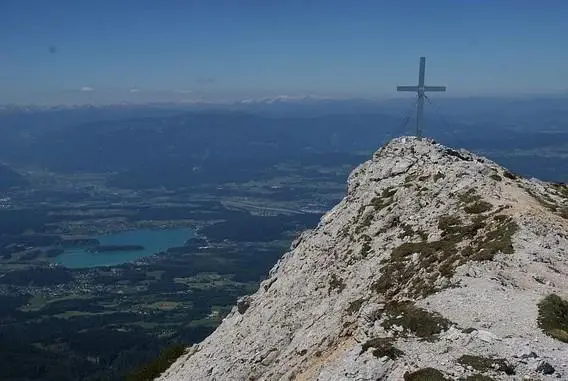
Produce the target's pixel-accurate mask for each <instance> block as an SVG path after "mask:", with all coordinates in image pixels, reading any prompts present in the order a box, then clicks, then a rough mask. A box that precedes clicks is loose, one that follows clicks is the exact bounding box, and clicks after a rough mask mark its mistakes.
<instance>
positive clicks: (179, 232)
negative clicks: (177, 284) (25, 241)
mask: <svg viewBox="0 0 568 381" xmlns="http://www.w3.org/2000/svg"><path fill="white" fill-rule="evenodd" d="M193 237H195V232H194V231H193V230H191V229H163V230H153V229H140V230H132V231H126V232H120V233H115V234H109V235H101V236H94V237H90V238H97V239H98V240H99V241H100V243H101V245H142V246H144V250H137V251H113V252H102V253H89V252H88V251H87V248H86V247H84V248H73V249H67V250H65V252H64V253H63V254H60V255H58V256H57V257H55V258H54V260H53V262H55V263H58V264H60V265H63V266H65V267H69V268H73V269H78V268H86V267H99V266H115V265H120V264H122V263H126V262H133V261H135V260H137V259H139V258H142V257H147V256H150V255H152V254H155V253H158V252H160V251H165V250H166V249H168V248H169V247H174V246H183V244H184V243H185V241H187V240H188V239H190V238H193Z"/></svg>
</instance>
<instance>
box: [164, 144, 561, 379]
mask: <svg viewBox="0 0 568 381" xmlns="http://www.w3.org/2000/svg"><path fill="white" fill-rule="evenodd" d="M567 300H568V187H567V186H566V185H563V184H550V183H545V182H542V181H539V180H535V179H531V180H528V179H523V178H521V177H518V176H516V175H514V174H512V173H510V172H509V171H507V170H505V169H504V168H502V167H500V166H499V165H497V164H495V163H493V162H491V161H490V160H488V159H485V158H483V157H479V156H476V155H474V154H471V153H469V152H466V151H463V150H460V151H457V150H453V149H450V148H447V147H444V146H442V145H439V144H436V143H435V142H433V141H431V140H418V139H416V138H412V137H405V138H397V139H394V140H393V141H391V142H390V143H389V144H387V145H386V146H384V147H383V148H381V149H380V150H379V151H378V152H376V153H375V154H374V155H373V158H372V159H371V160H369V161H367V162H366V163H364V164H362V165H361V166H359V167H358V168H357V169H355V170H354V171H353V173H352V174H351V175H350V177H349V180H348V190H347V195H346V197H345V198H344V199H343V200H342V201H341V202H340V203H339V204H338V205H337V206H336V207H334V208H333V209H332V210H331V211H329V212H328V213H327V214H326V215H325V216H324V217H322V219H321V222H320V223H319V225H318V226H317V228H316V229H314V230H312V231H307V232H304V233H303V234H302V235H301V236H300V237H299V238H298V239H297V240H296V241H295V242H294V243H293V245H292V248H291V251H289V252H288V253H286V254H285V255H284V256H283V257H282V258H281V260H280V261H279V262H278V263H277V264H276V266H274V268H273V269H272V270H271V272H270V275H269V277H268V279H266V280H265V281H263V282H262V284H261V287H260V288H259V290H258V291H257V292H256V293H255V294H254V295H251V296H247V297H245V298H243V299H242V300H240V301H239V304H238V307H235V308H234V309H233V311H232V312H231V313H230V314H229V315H228V316H227V317H226V318H225V319H224V321H223V323H222V324H221V325H220V326H219V327H218V328H217V330H216V331H215V332H214V333H213V334H212V335H211V336H209V337H208V338H207V339H205V340H204V341H203V342H202V343H200V344H199V345H194V346H193V347H192V348H190V349H189V350H188V351H187V353H186V354H184V355H183V356H182V357H180V358H179V359H178V360H177V361H176V362H175V363H174V364H173V365H172V366H171V367H170V368H169V369H168V370H167V371H166V372H165V373H164V374H162V376H161V377H160V379H161V380H168V381H174V380H231V381H233V380H320V381H333V380H361V381H363V380H369V381H371V380H372V381H376V380H522V379H530V380H547V379H558V378H560V379H568V302H567Z"/></svg>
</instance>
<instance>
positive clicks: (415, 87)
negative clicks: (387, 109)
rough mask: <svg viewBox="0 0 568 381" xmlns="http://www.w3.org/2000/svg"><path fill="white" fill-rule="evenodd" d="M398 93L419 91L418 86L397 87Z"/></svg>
mask: <svg viewBox="0 0 568 381" xmlns="http://www.w3.org/2000/svg"><path fill="white" fill-rule="evenodd" d="M396 91H414V92H417V91H418V86H397V87H396Z"/></svg>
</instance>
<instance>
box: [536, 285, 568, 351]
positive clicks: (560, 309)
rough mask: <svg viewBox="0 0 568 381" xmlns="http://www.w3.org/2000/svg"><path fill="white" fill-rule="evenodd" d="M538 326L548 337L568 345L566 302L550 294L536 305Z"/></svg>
mask: <svg viewBox="0 0 568 381" xmlns="http://www.w3.org/2000/svg"><path fill="white" fill-rule="evenodd" d="M538 326H539V327H540V328H541V329H542V330H543V331H544V333H546V334H547V335H548V336H550V337H553V338H555V339H556V340H560V341H562V342H564V343H568V301H566V300H564V299H562V298H561V297H560V296H558V295H556V294H550V295H548V296H547V297H546V298H544V299H543V300H542V301H541V302H540V303H539V304H538Z"/></svg>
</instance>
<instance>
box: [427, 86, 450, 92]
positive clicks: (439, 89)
mask: <svg viewBox="0 0 568 381" xmlns="http://www.w3.org/2000/svg"><path fill="white" fill-rule="evenodd" d="M424 91H446V86H424Z"/></svg>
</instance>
